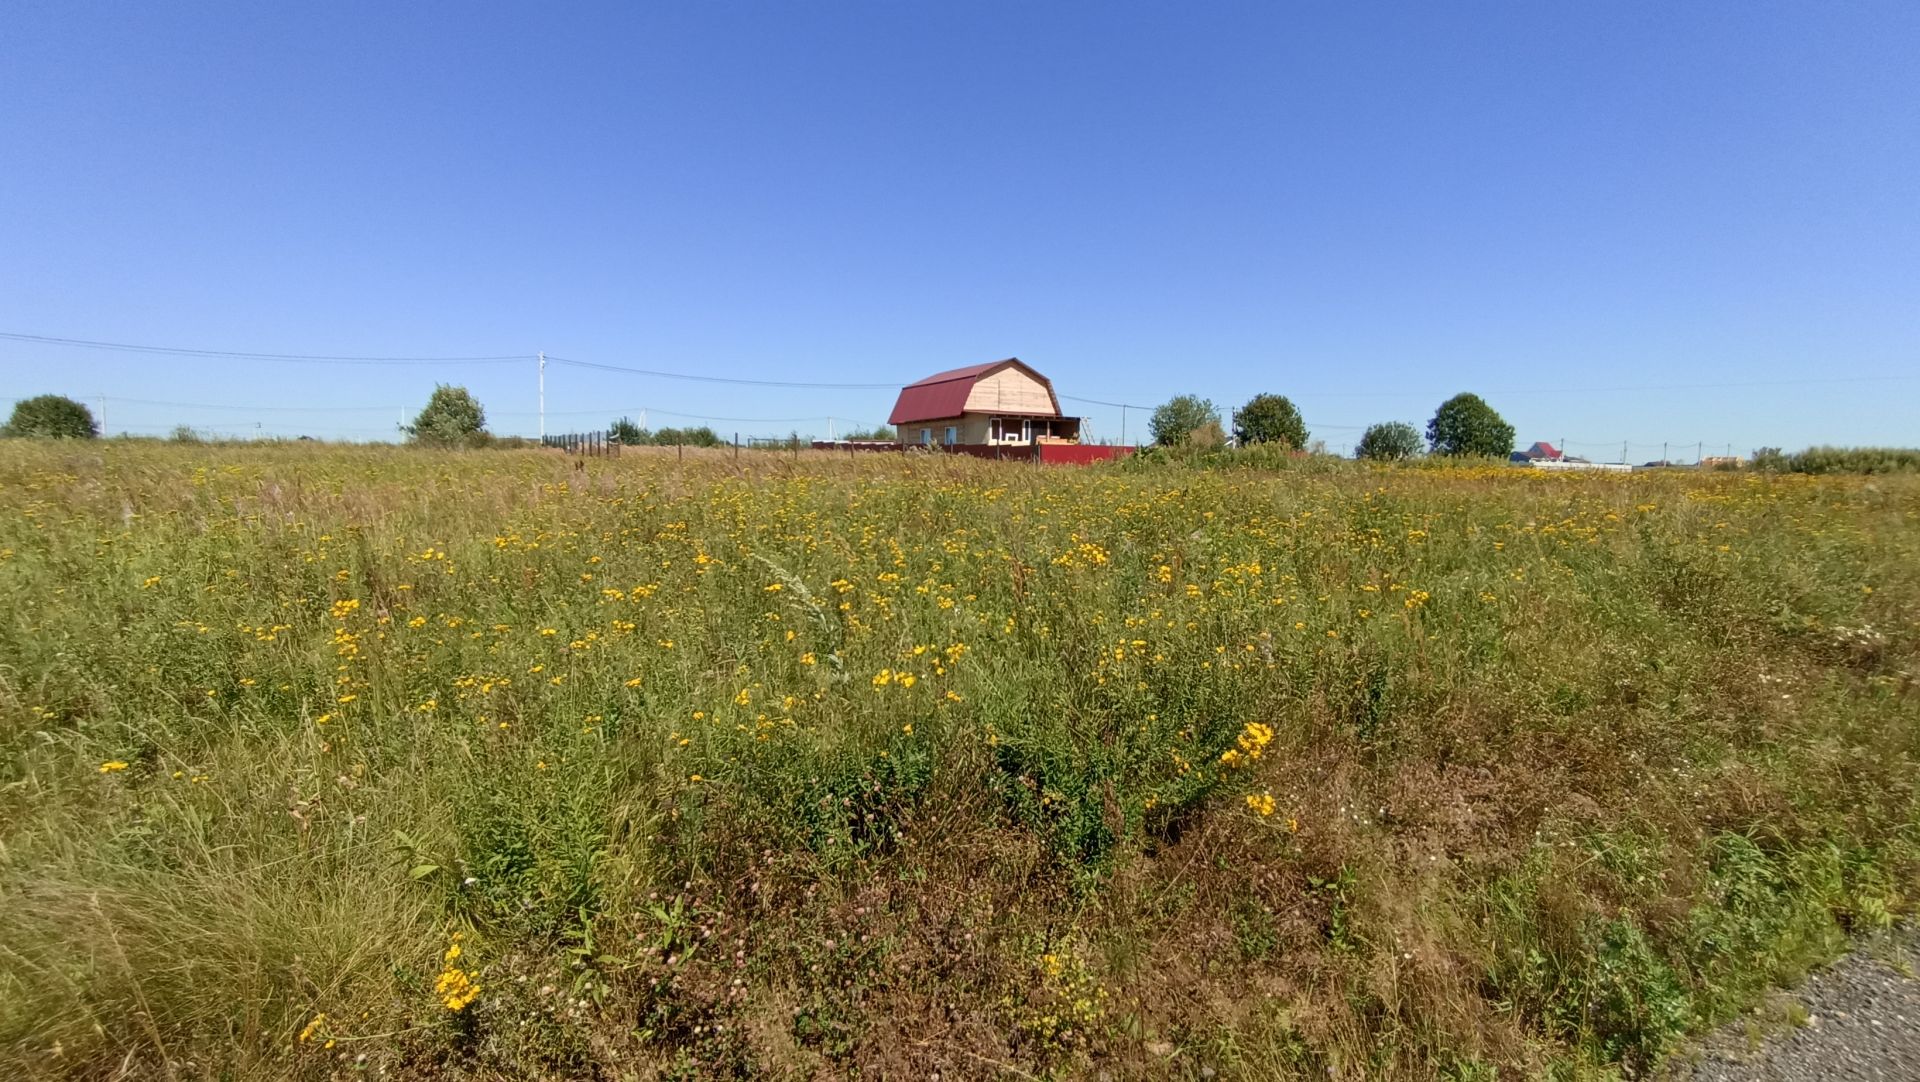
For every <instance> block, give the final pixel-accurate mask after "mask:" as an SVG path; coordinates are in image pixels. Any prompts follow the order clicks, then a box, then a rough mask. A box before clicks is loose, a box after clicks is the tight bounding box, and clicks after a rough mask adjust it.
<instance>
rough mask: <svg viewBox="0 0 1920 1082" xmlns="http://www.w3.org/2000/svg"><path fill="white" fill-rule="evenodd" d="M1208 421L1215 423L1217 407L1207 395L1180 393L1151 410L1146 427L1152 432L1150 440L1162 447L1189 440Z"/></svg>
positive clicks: (1217, 412)
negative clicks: (1150, 417)
mask: <svg viewBox="0 0 1920 1082" xmlns="http://www.w3.org/2000/svg"><path fill="white" fill-rule="evenodd" d="M1209 424H1211V425H1213V426H1215V428H1218V427H1219V425H1220V411H1219V410H1217V409H1215V408H1214V406H1213V403H1212V402H1211V401H1209V400H1208V399H1205V398H1201V397H1199V396H1198V395H1190V394H1183V395H1177V396H1175V397H1174V398H1172V399H1170V400H1168V401H1167V402H1166V403H1165V404H1164V405H1162V406H1161V407H1160V408H1159V409H1156V410H1154V411H1153V418H1152V420H1150V421H1148V422H1147V427H1148V429H1150V430H1151V431H1152V432H1153V442H1155V443H1157V444H1159V445H1161V446H1162V447H1179V446H1181V445H1183V444H1185V443H1186V442H1187V441H1188V440H1190V439H1191V438H1192V437H1193V434H1194V432H1195V431H1196V430H1198V429H1200V428H1202V427H1203V426H1205V425H1209Z"/></svg>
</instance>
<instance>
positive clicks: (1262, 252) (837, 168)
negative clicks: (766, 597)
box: [0, 0, 1920, 460]
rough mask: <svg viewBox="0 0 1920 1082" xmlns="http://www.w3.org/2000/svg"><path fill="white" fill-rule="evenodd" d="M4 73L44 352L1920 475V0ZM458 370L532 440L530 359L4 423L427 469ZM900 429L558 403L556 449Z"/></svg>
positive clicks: (598, 401) (1248, 8)
mask: <svg viewBox="0 0 1920 1082" xmlns="http://www.w3.org/2000/svg"><path fill="white" fill-rule="evenodd" d="M0 55H4V56H5V57H6V61H5V63H4V64H0V147H4V148H5V160H6V164H5V167H4V168H0V331H6V332H15V333H27V334H37V335H47V336H57V337H67V338H84V339H99V340H107V341H114V342H130V343H150V344H159V345H167V346H184V347H193V348H202V349H214V350H236V351H259V352H275V353H305V354H344V355H378V356H396V355H399V356H414V355H428V356H445V355H460V356H465V355H495V354H524V355H527V356H528V357H529V358H530V357H531V355H532V354H533V353H534V352H535V351H536V350H546V351H547V352H549V353H551V354H556V355H559V356H564V357H570V358H578V359H582V360H591V361H596V362H602V363H608V364H617V365H628V366H634V367H641V368H650V369H668V370H674V371H684V372H697V373H706V374H719V375H729V376H738V377H746V378H763V379H788V380H818V381H827V382H851V383H869V382H889V383H894V382H903V381H906V380H910V379H914V378H917V377H919V376H922V375H925V374H927V373H930V372H933V371H935V370H938V369H942V368H947V367H952V366H956V365H961V364H969V363H973V362H977V361H982V360H992V359H996V358H999V357H1004V356H1009V355H1017V356H1019V357H1022V358H1024V359H1025V360H1027V361H1028V362H1030V363H1032V364H1034V365H1035V366H1036V367H1038V368H1039V369H1040V370H1042V371H1043V372H1046V373H1047V374H1048V375H1050V376H1051V377H1052V378H1053V379H1054V382H1055V384H1056V386H1057V388H1058V389H1059V390H1060V391H1061V392H1062V393H1064V394H1069V395H1080V396H1084V397H1090V398H1098V399H1104V400H1110V401H1125V402H1134V403H1147V404H1153V403H1158V402H1160V401H1163V400H1164V399H1166V398H1167V397H1169V396H1170V395H1173V394H1175V393H1179V392H1187V391H1190V392H1195V393H1198V394H1202V395H1206V396H1209V397H1211V398H1212V399H1213V400H1214V401H1215V402H1216V403H1219V404H1220V405H1221V406H1222V407H1227V406H1230V405H1233V404H1237V403H1238V402H1240V401H1243V400H1244V399H1246V398H1247V397H1248V396H1250V395H1251V394H1253V393H1255V392H1260V391H1275V392H1280V393H1284V394H1287V395H1290V396H1292V397H1293V398H1294V399H1295V400H1296V401H1297V402H1298V403H1299V404H1300V405H1301V408H1302V410H1303V411H1304V412H1305V414H1306V416H1307V418H1308V421H1309V422H1310V424H1311V425H1312V426H1313V427H1314V428H1315V430H1316V434H1317V435H1320V436H1323V437H1324V438H1326V439H1327V440H1328V442H1329V444H1330V445H1332V446H1334V447H1339V446H1340V445H1342V444H1350V443H1351V442H1352V440H1353V438H1354V437H1355V435H1357V432H1356V431H1355V430H1353V429H1349V428H1336V427H1334V426H1359V425H1364V424H1366V423H1368V422H1371V421H1376V420H1385V419H1396V418H1397V419H1404V420H1408V421H1414V422H1416V423H1423V422H1424V420H1425V418H1426V417H1427V416H1429V415H1430V414H1431V413H1432V411H1433V407H1434V405H1435V404H1437V403H1438V402H1439V401H1440V399H1441V398H1443V397H1444V396H1446V395H1447V394H1450V393H1452V392H1454V391H1458V390H1475V391H1479V392H1481V393H1482V394H1483V395H1485V397H1487V398H1488V399H1489V400H1490V401H1491V402H1493V404H1494V405H1495V406H1496V407H1497V408H1499V409H1501V410H1502V411H1503V412H1504V413H1506V415H1507V416H1508V418H1509V419H1510V420H1512V421H1513V422H1514V423H1515V424H1516V426H1517V427H1518V429H1519V435H1520V439H1521V441H1522V442H1523V443H1524V442H1526V441H1530V440H1534V439H1548V440H1555V439H1559V438H1562V437H1564V438H1567V439H1570V440H1573V441H1576V442H1575V446H1574V449H1575V450H1576V451H1581V452H1587V453H1591V454H1594V455H1595V456H1596V457H1609V458H1617V457H1618V456H1619V443H1620V441H1621V440H1630V441H1633V443H1634V447H1633V448H1632V449H1631V454H1632V456H1633V457H1634V458H1635V459H1636V460H1641V459H1646V458H1651V457H1656V456H1657V455H1658V454H1659V443H1660V442H1661V441H1663V440H1668V441H1673V442H1674V443H1675V445H1676V451H1675V454H1676V456H1678V454H1679V453H1680V452H1679V451H1678V450H1677V448H1678V445H1680V444H1683V443H1691V442H1693V441H1704V442H1705V443H1706V444H1707V445H1708V446H1709V448H1711V447H1713V446H1716V445H1717V446H1719V447H1720V448H1722V449H1724V448H1725V446H1726V445H1727V444H1732V445H1733V446H1734V448H1735V450H1736V451H1744V450H1746V449H1748V448H1751V447H1753V446H1756V445H1765V444H1779V445H1784V446H1788V447H1797V446H1803V445H1806V444H1810V443H1816V442H1836V443H1849V444H1867V443H1879V444H1906V445H1913V444H1920V408H1917V407H1920V380H1917V379H1914V378H1912V377H1915V376H1920V61H1916V58H1917V57H1920V4H1915V3H1913V2H1912V0H1898V2H1891V3H1847V4H1808V3H1783V4H1763V3H1749V2H1738V3H1718V4H1715V3H1702V4H1686V5H1675V4H1670V3H1638V4H1630V3H1604V4H1581V5H1574V4H1542V3H1531V2H1529V3H1512V4H1495V3H1446V4H1424V3H1423V4H1414V3H1407V4H1399V5H1390V6H1389V5H1358V4H1355V5H1348V4H1320V5H1306V4H1270V3H1261V4H1254V3H1247V4H1162V5H1151V6H1149V5H1138V4H1113V3H1101V4H1085V5H1077V4H1064V3H1047V4H1034V3H1024V2H1023V3H1005V4H1001V3H972V2H969V3H952V4H938V5H936V4H927V3H900V2H889V3H839V2H828V3H824V4H795V3H787V2H780V3H756V4H744V3H677V4H646V5H633V4H606V5H600V6H586V5H545V4H543V5H532V4H528V5H524V6H521V7H512V8H510V7H503V6H499V5H492V4H466V3H462V4H453V3H443V4H387V3H381V4H351V3H328V4H301V5H294V4H258V3H250V4H238V3H235V4H220V3H205V4H193V5H180V4H154V5H136V4H125V3H114V4H91V3H80V2H75V0H14V2H13V3H11V4H9V5H8V6H7V11H6V14H5V16H4V17H3V18H0ZM436 379H440V380H447V381H454V382H460V383H464V384H466V385H467V386H469V387H471V388H472V389H473V390H474V391H475V393H477V394H478V395H479V396H480V397H481V399H482V401H483V402H484V403H485V404H486V406H487V408H488V411H489V413H490V415H491V416H492V418H493V420H494V424H493V427H494V428H495V430H497V431H502V432H526V433H530V432H532V431H533V429H534V425H535V418H534V415H533V410H534V408H535V378H534V368H533V364H532V361H531V360H528V361H526V362H524V363H520V364H512V365H502V364H494V365H467V366H462V365H448V366H445V367H441V368H435V367H422V366H413V367H379V366H359V367H354V366H319V365H298V364H268V363H261V362H235V361H221V360H207V359H180V358H166V357H158V356H152V355H142V354H132V353H113V352H103V351H96V350H86V349H79V348H73V347H53V346H46V345H35V344H27V343H21V342H17V341H0V398H6V397H17V396H23V395H28V394H34V393H40V392H46V391H56V392H62V393H69V394H74V395H84V396H93V395H97V394H103V393H104V394H107V395H112V396H116V397H118V398H121V399H139V400H148V401H159V402H185V403H207V404H216V405H232V406H242V407H248V408H246V409H239V410H207V409H199V408H195V409H187V408H182V407H176V406H154V405H142V404H137V403H134V402H121V401H109V403H108V417H107V422H108V426H109V428H110V429H111V430H114V431H119V430H122V429H124V428H128V427H134V426H138V427H135V430H136V431H155V432H158V431H164V430H165V429H166V428H168V427H171V426H172V425H173V424H175V423H177V422H183V421H184V422H188V423H191V424H195V425H200V426H203V427H204V426H212V425H227V426H232V427H230V428H228V429H227V431H232V432H242V431H247V430H250V429H251V428H252V426H253V425H254V424H255V423H256V422H258V423H260V424H261V425H262V426H263V428H262V430H263V431H266V432H275V431H279V432H289V433H290V432H309V433H314V434H317V435H343V436H363V435H364V436H366V437H369V438H379V437H381V436H383V435H390V434H391V431H392V426H393V424H394V422H395V421H396V420H397V419H398V417H399V416H400V413H401V411H402V409H403V407H404V408H408V409H412V408H417V407H418V405H419V404H420V403H421V402H423V401H424V399H425V397H426V395H427V394H428V393H429V392H430V391H431V389H432V386H433V384H434V382H435V380H436ZM1810 380H1822V381H1838V380H1852V381H1854V382H1804V381H1810ZM1786 381H1803V382H1786ZM1723 384H1741V385H1742V386H1718V385H1723ZM1702 385H1715V386H1702ZM1646 388H1666V389H1660V390H1649V389H1646ZM892 398H893V395H892V393H891V392H889V391H886V390H862V391H848V390H841V391H829V390H804V389H776V388H753V387H732V386H719V385H712V384H699V383H687V382H675V381H667V380H660V379H652V378H641V377H634V376H625V375H615V374H610V373H604V372H596V371H585V370H579V369H569V368H552V369H549V372H548V388H547V405H548V409H549V411H550V415H549V422H548V424H549V428H550V429H566V428H585V427H599V426H603V425H604V424H605V423H606V422H607V421H608V420H609V419H610V417H611V416H612V415H614V414H616V413H619V412H623V411H633V410H635V409H637V408H638V407H642V406H645V407H649V408H651V409H652V410H653V411H654V412H653V413H651V414H650V417H649V419H650V421H652V422H653V423H655V424H659V423H667V422H672V421H676V420H679V419H678V418H670V417H668V416H666V415H665V414H664V413H663V412H661V411H667V410H672V411H678V412H679V413H683V414H707V415H715V416H723V417H770V418H771V417H778V418H787V417H811V418H825V417H826V416H836V417H840V418H850V419H856V420H863V421H877V420H881V419H884V417H885V415H886V413H887V410H888V408H889V407H890V405H891V403H892ZM1069 405H1073V404H1072V403H1069ZM265 406H276V407H283V409H281V410H278V411H272V412H269V411H267V410H264V409H259V408H256V407H265ZM292 407H298V408H300V409H313V410H315V412H311V413H305V412H295V411H294V410H293V409H292ZM323 407H324V408H327V410H328V411H325V412H322V411H320V410H321V408H323ZM349 407H369V408H368V409H366V410H364V411H361V412H349V411H348V408H349ZM1079 408H1083V409H1084V411H1085V412H1086V413H1087V414H1088V416H1089V417H1090V418H1091V419H1092V423H1093V425H1094V428H1095V432H1096V434H1097V435H1102V436H1117V435H1118V432H1119V425H1120V417H1119V413H1118V411H1116V410H1112V409H1106V408H1102V407H1079ZM1142 422H1143V418H1141V417H1139V416H1138V415H1133V416H1132V417H1131V418H1130V420H1129V433H1128V434H1129V436H1134V435H1137V434H1138V433H1139V432H1140V430H1141V428H1142V427H1143V424H1142ZM825 425H826V422H825V421H824V420H823V419H822V420H812V421H803V422H799V423H792V422H779V423H775V422H767V423H734V422H715V423H714V426H715V427H716V428H718V429H721V430H722V431H724V432H728V433H731V432H733V431H735V430H739V431H741V432H742V433H743V434H744V433H754V432H758V433H768V432H785V431H787V430H788V429H791V428H798V429H800V430H801V431H803V432H816V433H821V434H824V431H825ZM1688 451H1689V457H1690V452H1691V448H1689V449H1688Z"/></svg>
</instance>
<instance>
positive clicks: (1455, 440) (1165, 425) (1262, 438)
mask: <svg viewBox="0 0 1920 1082" xmlns="http://www.w3.org/2000/svg"><path fill="white" fill-rule="evenodd" d="M1147 427H1148V429H1149V431H1151V432H1152V434H1153V442H1154V443H1155V445H1157V446H1160V447H1191V448H1195V449H1198V450H1207V449H1210V448H1214V447H1219V446H1221V445H1223V444H1224V443H1226V441H1227V434H1226V431H1225V430H1224V429H1223V428H1222V427H1221V425H1220V411H1219V410H1218V409H1217V408H1215V407H1214V404H1213V403H1212V402H1211V401H1209V400H1208V399H1205V398H1201V397H1199V396H1197V395H1190V394H1183V395H1176V396H1175V397H1173V398H1171V399H1169V400H1168V401H1167V402H1166V403H1165V404H1163V405H1162V406H1160V407H1159V408H1158V409H1156V410H1154V411H1153V416H1152V418H1151V419H1150V420H1149V421H1148V422H1147ZM1310 435H1311V434H1310V433H1309V432H1308V431H1307V424H1306V421H1305V420H1304V419H1303V418H1302V417H1301V416H1300V410H1299V408H1298V407H1297V406H1295V405H1294V404H1293V400H1292V399H1289V398H1288V397H1287V396H1285V395H1279V394H1257V395H1254V396H1253V397H1252V398H1251V399H1248V400H1247V404H1246V405H1244V406H1242V407H1240V408H1239V409H1238V410H1236V411H1234V415H1233V442H1234V443H1236V444H1238V445H1239V446H1242V447H1254V446H1262V445H1265V446H1272V447H1278V448H1281V449H1284V450H1287V451H1306V450H1309V449H1310V448H1312V447H1313V446H1314V445H1313V444H1311V443H1310V442H1309V440H1310ZM1513 436H1514V431H1513V426H1512V425H1510V424H1508V423H1507V422H1506V419H1505V418H1503V417H1501V416H1500V414H1499V413H1497V412H1495V411H1494V409H1493V407H1492V406H1489V405H1487V403H1486V402H1485V401H1484V400H1483V399H1481V398H1480V396H1479V395H1474V394H1458V395H1455V396H1453V397H1452V398H1449V399H1447V400H1446V401H1445V402H1442V403H1441V404H1440V408H1439V409H1437V410H1435V411H1434V414H1433V419H1432V420H1430V421H1428V422H1427V435H1426V446H1425V448H1424V450H1426V451H1427V452H1429V453H1431V454H1436V455H1447V456H1453V457H1475V456H1478V457H1488V458H1505V457H1506V456H1507V455H1509V454H1511V453H1512V452H1513ZM1422 450H1423V448H1422V446H1421V439H1420V433H1419V432H1417V431H1415V429H1414V427H1413V426H1412V425H1410V424H1407V423H1405V422H1404V421H1386V422H1383V423H1380V424H1376V425H1372V426H1369V427H1368V428H1367V430H1366V432H1365V433H1364V434H1363V435H1362V436H1361V437H1360V443H1359V445H1358V446H1357V447H1356V448H1355V449H1354V456H1355V457H1356V458H1368V459H1380V460H1393V459H1402V458H1412V457H1414V456H1415V455H1418V454H1420V453H1421V451H1422Z"/></svg>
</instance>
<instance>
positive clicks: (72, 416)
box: [0, 394, 100, 440]
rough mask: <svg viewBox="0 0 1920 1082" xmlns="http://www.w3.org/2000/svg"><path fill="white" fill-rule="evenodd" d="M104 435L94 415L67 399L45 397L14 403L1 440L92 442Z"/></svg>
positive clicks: (64, 397) (51, 396) (54, 395)
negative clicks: (6, 438) (4, 438)
mask: <svg viewBox="0 0 1920 1082" xmlns="http://www.w3.org/2000/svg"><path fill="white" fill-rule="evenodd" d="M99 435H100V426H99V425H98V424H96V423H94V420H93V412H92V411H91V410H89V409H87V407H85V406H83V405H81V404H80V403H78V402H75V401H74V400H73V399H71V398H68V397H66V396H65V395H57V394H43V395H41V396H39V397H38V398H28V399H24V400H22V401H20V402H16V403H14V406H13V416H12V417H10V418H8V420H7V424H6V427H4V428H0V436H14V437H19V438H22V439H40V440H90V439H94V438H95V437H97V436H99Z"/></svg>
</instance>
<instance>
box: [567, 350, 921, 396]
mask: <svg viewBox="0 0 1920 1082" xmlns="http://www.w3.org/2000/svg"><path fill="white" fill-rule="evenodd" d="M547 360H548V362H550V363H552V364H564V365H568V366H570V367H573V368H591V369H594V370H596V371H600V372H620V373H623V374H625V375H629V376H652V377H654V378H656V379H681V380H691V381H693V382H696V383H730V384H738V385H743V386H748V387H811V388H818V389H821V390H832V391H877V390H898V389H899V388H900V384H898V383H806V382H800V381H796V380H778V379H742V378H736V377H733V376H696V375H693V374H691V373H688V372H662V371H659V370H657V369H651V368H627V367H625V366H623V365H617V364H600V363H599V362H597V361H575V360H569V359H568V358H566V357H555V356H553V355H552V354H548V355H547Z"/></svg>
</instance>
